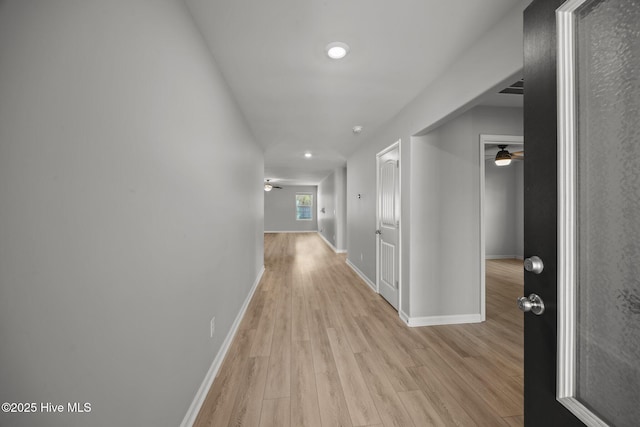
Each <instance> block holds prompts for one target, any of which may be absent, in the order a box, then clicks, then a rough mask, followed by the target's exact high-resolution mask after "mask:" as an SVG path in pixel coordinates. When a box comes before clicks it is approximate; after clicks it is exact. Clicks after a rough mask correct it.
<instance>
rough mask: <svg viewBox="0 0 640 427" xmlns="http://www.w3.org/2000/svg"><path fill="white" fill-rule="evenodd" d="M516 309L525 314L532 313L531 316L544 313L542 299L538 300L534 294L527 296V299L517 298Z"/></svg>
mask: <svg viewBox="0 0 640 427" xmlns="http://www.w3.org/2000/svg"><path fill="white" fill-rule="evenodd" d="M518 308H519V309H520V310H522V311H524V312H525V313H526V312H527V311H530V312H532V313H533V314H537V315H538V316H539V315H541V314H542V313H544V302H543V301H542V298H540V297H539V296H538V295H536V294H531V295H529V298H527V297H520V298H518Z"/></svg>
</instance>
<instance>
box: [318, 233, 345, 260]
mask: <svg viewBox="0 0 640 427" xmlns="http://www.w3.org/2000/svg"><path fill="white" fill-rule="evenodd" d="M318 236H320V237H321V238H322V240H324V242H325V243H326V244H327V245H329V247H330V248H331V249H332V250H333V251H334V252H335V253H337V254H346V253H347V250H346V249H338V248H336V247H335V246H333V243H331V242H330V241H329V240H328V239H327V238H326V237H324V236H323V235H322V233H321V232H319V231H318Z"/></svg>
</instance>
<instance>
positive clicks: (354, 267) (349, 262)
mask: <svg viewBox="0 0 640 427" xmlns="http://www.w3.org/2000/svg"><path fill="white" fill-rule="evenodd" d="M347 265H348V266H349V267H351V269H352V270H353V271H355V273H356V274H357V275H358V276H360V278H361V279H362V280H364V282H365V283H366V284H367V285H369V287H370V288H371V289H372V290H373V292H375V293H376V294H377V293H378V289H377V288H376V285H375V283H373V282H372V281H371V280H369V278H368V277H367V276H365V275H364V273H363V272H362V271H360V269H359V268H358V267H356V266H355V265H353V263H352V262H351V261H349V259H347Z"/></svg>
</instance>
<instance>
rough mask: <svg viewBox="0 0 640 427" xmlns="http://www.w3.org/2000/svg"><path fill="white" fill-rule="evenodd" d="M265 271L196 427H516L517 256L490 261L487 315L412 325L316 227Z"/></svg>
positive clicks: (276, 242) (272, 250)
mask: <svg viewBox="0 0 640 427" xmlns="http://www.w3.org/2000/svg"><path fill="white" fill-rule="evenodd" d="M265 267H266V271H265V274H264V276H263V278H262V281H261V283H260V285H259V287H258V289H257V290H256V293H255V295H254V297H253V300H252V301H251V303H250V305H249V308H248V310H247V313H246V315H245V317H244V319H243V321H242V324H241V326H240V329H239V331H238V333H237V335H236V337H235V339H234V341H233V344H232V345H231V348H230V350H229V353H228V354H227V357H226V359H225V361H224V363H223V365H222V367H221V369H220V371H219V373H218V377H217V378H216V380H215V381H214V383H213V386H212V387H211V389H210V391H209V394H208V395H207V398H206V400H205V402H204V404H203V406H202V409H201V411H200V414H199V416H198V418H197V420H196V423H195V425H196V426H214V427H222V426H259V427H267V426H274V427H288V426H291V427H302V426H318V427H319V426H323V427H327V426H401V427H404V426H416V427H417V426H432V425H437V426H455V425H457V426H476V425H477V426H483V427H484V426H521V425H522V424H523V418H522V414H523V377H522V375H523V372H522V361H523V339H522V328H523V316H522V313H520V312H519V311H518V310H517V308H516V303H515V301H516V298H517V297H518V296H519V295H522V261H516V260H502V261H488V262H487V321H486V322H485V323H482V324H472V325H455V326H432V327H423V328H409V327H407V326H406V325H405V324H404V323H403V322H402V321H400V319H399V318H398V313H397V312H395V311H394V310H393V308H392V307H391V306H390V305H389V304H387V303H386V302H385V301H384V300H383V299H382V298H381V297H380V296H379V295H376V294H375V293H374V292H373V291H372V290H371V289H370V288H369V287H368V286H367V285H366V284H365V283H364V282H362V281H361V280H360V279H359V278H358V276H356V275H355V273H353V271H352V270H351V269H350V268H349V267H348V266H347V265H346V264H345V257H344V255H336V254H335V253H333V252H332V251H331V250H330V249H329V248H328V247H327V245H326V244H325V243H324V242H323V241H322V240H321V239H320V237H319V236H318V235H316V234H312V233H304V234H302V233H301V234H266V235H265Z"/></svg>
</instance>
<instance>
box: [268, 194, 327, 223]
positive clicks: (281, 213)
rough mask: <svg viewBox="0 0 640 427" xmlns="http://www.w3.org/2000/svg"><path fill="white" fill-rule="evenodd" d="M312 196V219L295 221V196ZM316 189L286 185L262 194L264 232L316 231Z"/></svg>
mask: <svg viewBox="0 0 640 427" xmlns="http://www.w3.org/2000/svg"><path fill="white" fill-rule="evenodd" d="M297 193H311V194H313V208H312V209H311V212H312V215H313V219H311V220H310V221H309V220H303V221H302V220H301V221H298V220H297V219H296V194H297ZM317 204H318V187H317V186H315V185H288V186H282V188H281V189H278V188H274V189H273V190H271V191H268V192H264V231H265V232H275V231H318V209H317Z"/></svg>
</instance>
